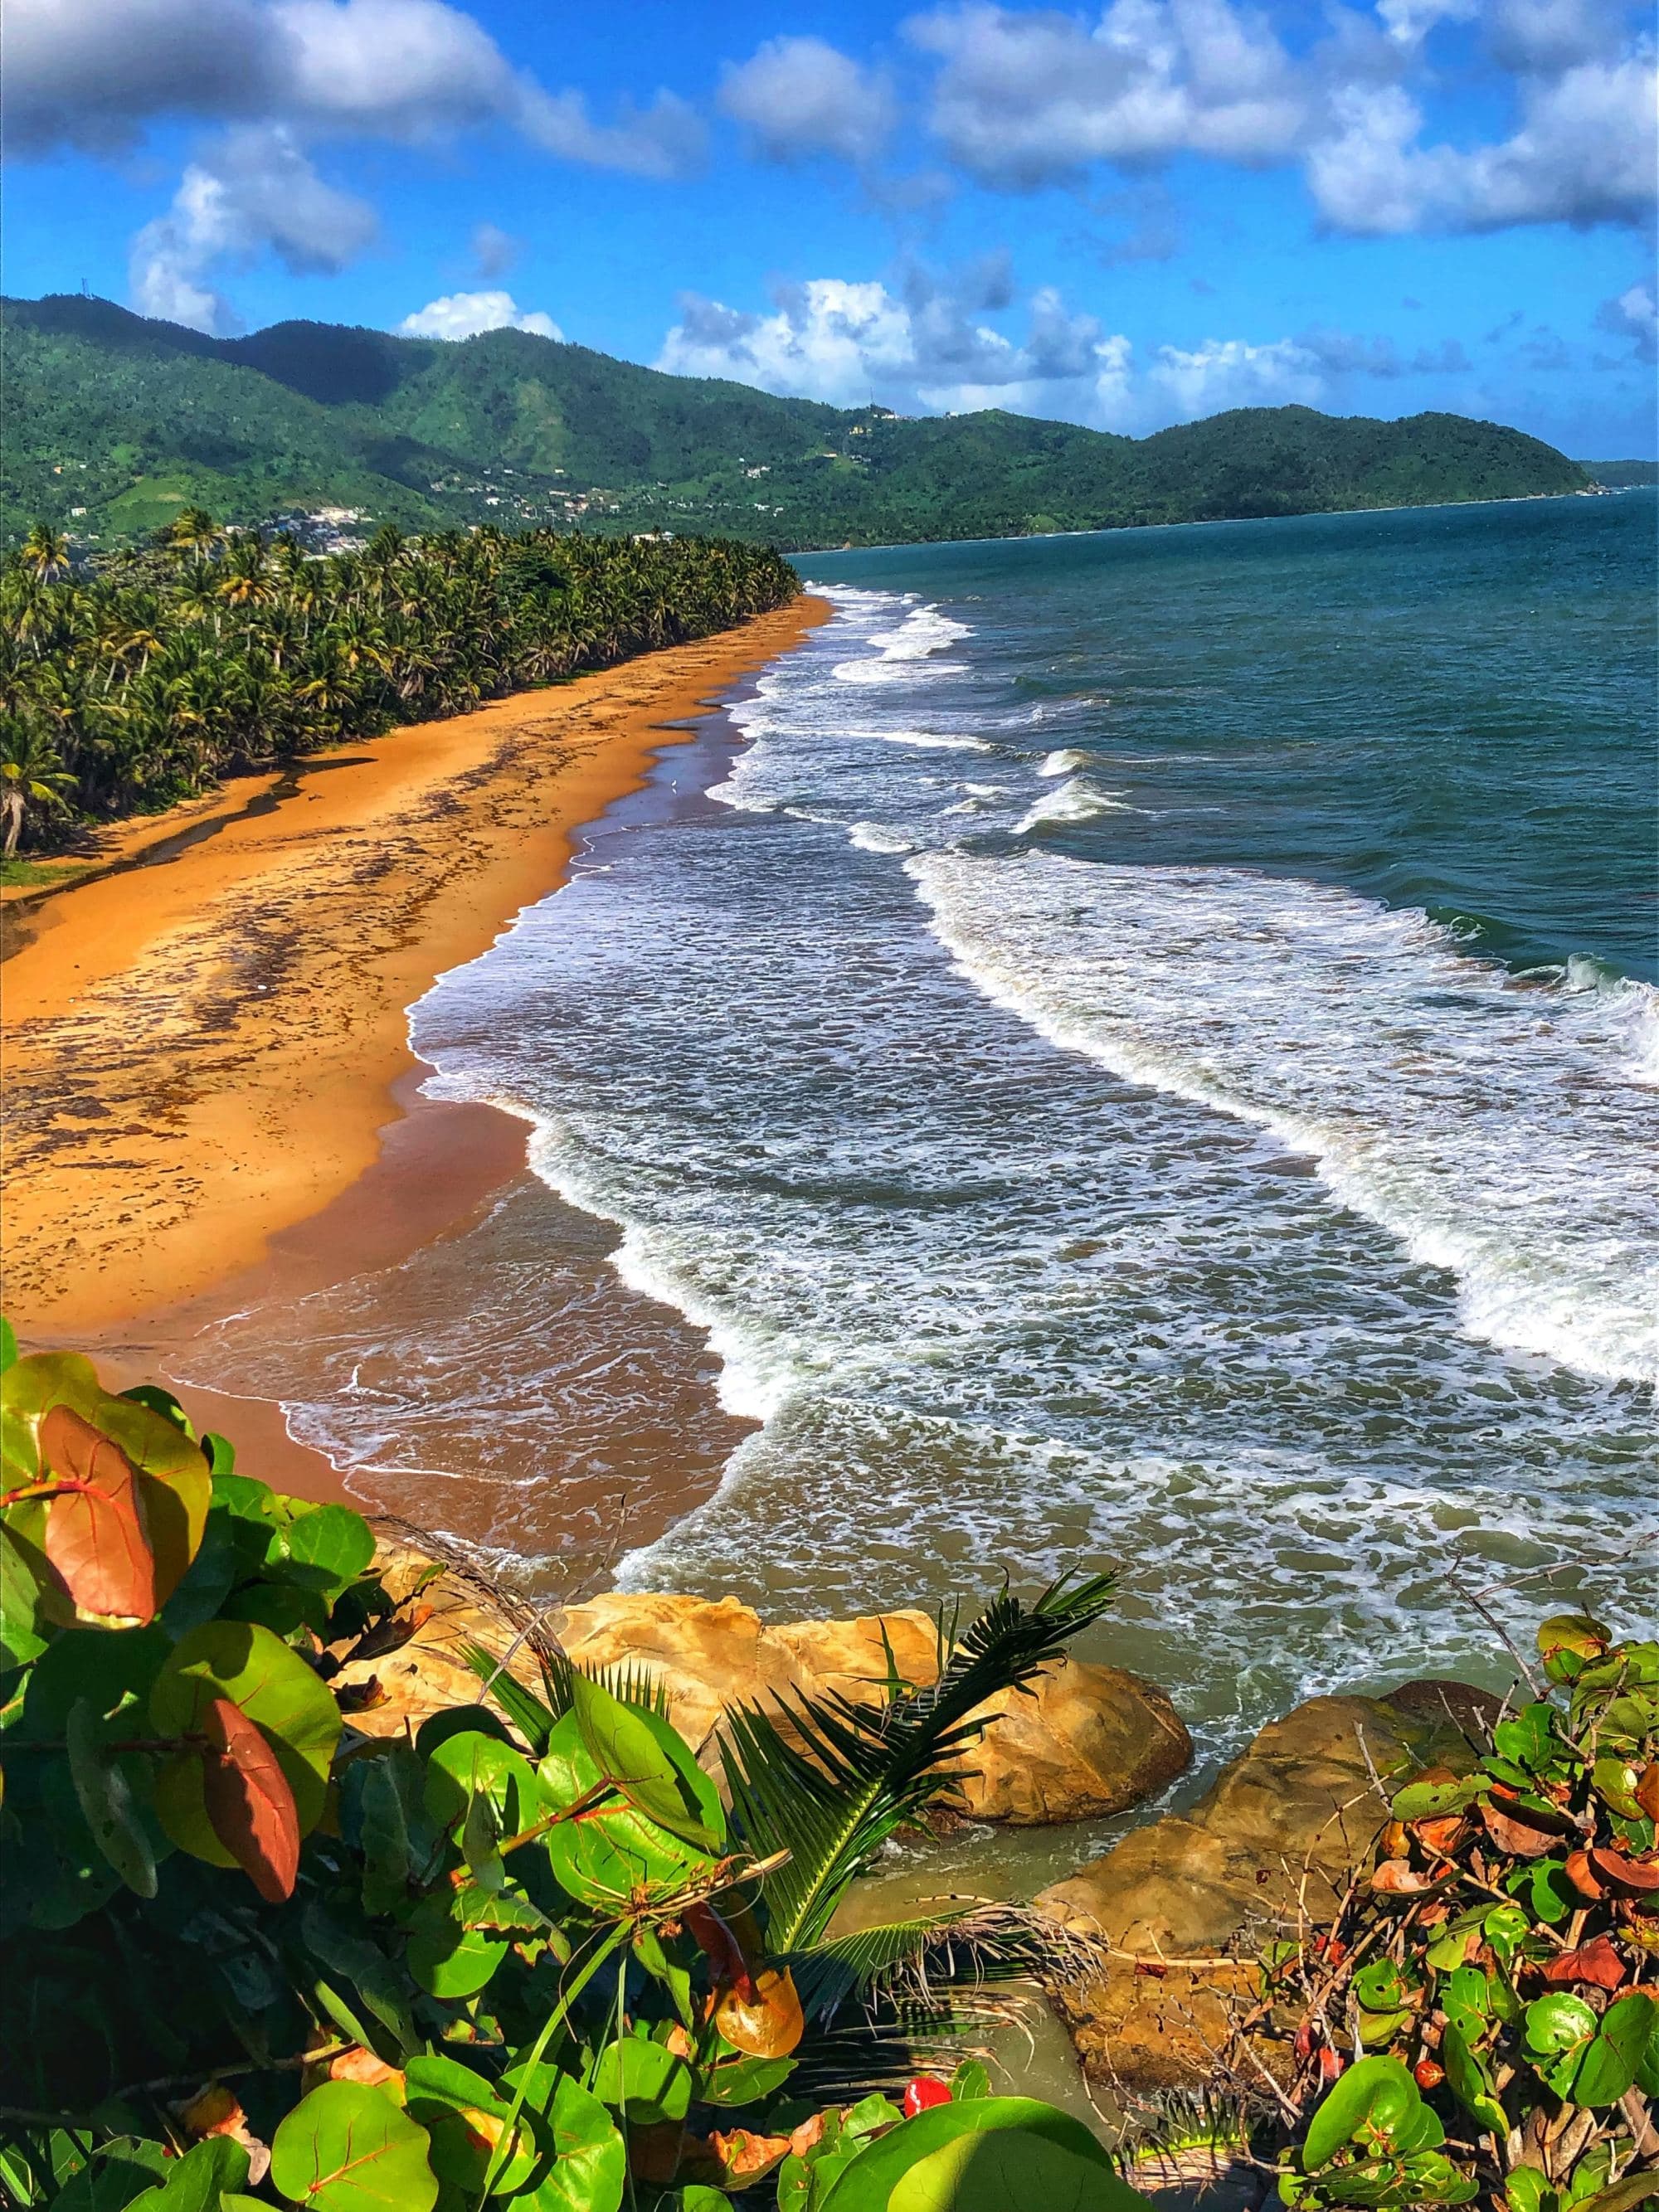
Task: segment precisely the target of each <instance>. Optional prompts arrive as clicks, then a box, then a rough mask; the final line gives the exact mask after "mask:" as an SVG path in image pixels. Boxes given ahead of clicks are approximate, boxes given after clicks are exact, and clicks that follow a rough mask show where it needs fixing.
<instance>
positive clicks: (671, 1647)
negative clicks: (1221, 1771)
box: [337, 1539, 1191, 1823]
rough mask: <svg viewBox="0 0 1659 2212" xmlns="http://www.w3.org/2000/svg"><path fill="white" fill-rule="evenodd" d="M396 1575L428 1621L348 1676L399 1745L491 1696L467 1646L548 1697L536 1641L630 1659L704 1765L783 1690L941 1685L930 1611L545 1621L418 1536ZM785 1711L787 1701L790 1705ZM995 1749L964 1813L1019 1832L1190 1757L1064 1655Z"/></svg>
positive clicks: (1140, 1794)
mask: <svg viewBox="0 0 1659 2212" xmlns="http://www.w3.org/2000/svg"><path fill="white" fill-rule="evenodd" d="M379 1556H380V1571H381V1577H382V1580H383V1581H384V1582H385V1583H386V1588H387V1589H388V1591H389V1592H390V1593H391V1594H392V1595H394V1596H396V1597H398V1598H399V1599H400V1600H404V1601H405V1610H404V1619H405V1620H417V1621H418V1623H419V1625H418V1626H416V1629H415V1631H414V1633H413V1634H412V1635H410V1637H409V1638H408V1640H407V1641H406V1642H404V1644H401V1645H400V1646H399V1647H398V1648H397V1649H395V1650H388V1651H383V1652H381V1653H380V1654H379V1655H377V1656H371V1657H369V1658H367V1659H362V1660H356V1661H354V1662H352V1663H351V1664H350V1665H349V1667H347V1668H344V1669H343V1671H342V1672H341V1674H339V1676H338V1677H337V1680H338V1682H339V1683H340V1684H341V1686H343V1687H346V1688H348V1689H356V1690H357V1691H359V1692H362V1691H363V1690H364V1689H365V1688H366V1686H367V1685H368V1683H369V1681H370V1680H374V1681H375V1682H377V1683H378V1685H379V1686H380V1692H382V1693H383V1701H382V1702H381V1703H380V1704H379V1705H374V1706H368V1707H365V1708H364V1709H363V1710H362V1711H357V1712H354V1713H353V1715H352V1719H353V1724H354V1725H355V1726H356V1728H358V1729H360V1730H361V1731H362V1733H363V1734H365V1735H399V1734H401V1733H402V1732H403V1730H404V1727H405V1726H408V1727H410V1728H414V1729H418V1728H419V1726H420V1724H421V1723H422V1721H423V1720H424V1719H426V1718H427V1717H428V1715H429V1714H431V1713H435V1712H438V1711H443V1710H445V1709H447V1708H448V1707H451V1706H453V1705H467V1704H473V1703H476V1702H477V1701H478V1699H480V1697H481V1695H482V1694H483V1692H482V1686H481V1684H480V1682H479V1680H478V1678H477V1675H476V1674H474V1672H473V1671H472V1669H471V1668H470V1667H469V1666H468V1665H467V1663H466V1660H465V1656H464V1654H465V1647H466V1646H468V1645H469V1644H471V1645H477V1646H480V1647H482V1648H483V1650H487V1651H489V1652H491V1653H492V1654H494V1655H495V1656H496V1657H498V1658H500V1657H507V1662H508V1664H509V1665H510V1666H511V1668H512V1671H513V1674H515V1675H517V1676H518V1678H519V1679H520V1680H521V1681H523V1682H524V1683H525V1684H526V1686H528V1687H530V1688H531V1689H533V1690H538V1691H539V1689H540V1688H541V1679H540V1673H539V1668H538V1664H537V1662H536V1657H535V1654H534V1650H533V1649H532V1644H531V1642H530V1640H529V1639H528V1638H527V1637H526V1636H525V1634H524V1633H523V1632H524V1631H526V1629H527V1628H532V1627H533V1628H534V1629H535V1630H536V1631H537V1632H538V1633H540V1634H542V1635H543V1636H544V1637H545V1636H550V1637H553V1638H556V1639H557V1641H558V1643H559V1644H562V1647H563V1649H564V1650H566V1651H567V1652H568V1654H569V1656H571V1658H573V1659H574V1660H576V1661H578V1662H580V1664H582V1665H583V1666H585V1667H594V1668H620V1667H630V1668H633V1669H634V1670H635V1674H637V1675H639V1676H641V1677H642V1678H649V1679H650V1680H653V1681H654V1682H655V1683H656V1684H657V1685H659V1686H660V1688H661V1689H662V1690H663V1692H664V1693H665V1697H666V1699H667V1704H668V1716H669V1718H670V1720H671V1722H672V1723H673V1725H674V1727H675V1728H676V1729H678V1731H679V1733H680V1734H681V1735H683V1736H684V1738H685V1740H686V1741H687V1742H688V1743H689V1744H690V1746H691V1747H692V1749H693V1750H694V1751H695V1752H696V1753H697V1754H698V1756H699V1757H700V1758H702V1759H703V1760H704V1761H705V1763H706V1764H708V1765H710V1766H711V1767H712V1766H713V1765H714V1762H715V1759H716V1754H717V1751H718V1742H717V1739H716V1736H715V1727H716V1723H717V1722H718V1720H719V1718H720V1713H721V1711H723V1710H724V1709H725V1708H726V1707H727V1706H729V1705H760V1706H763V1707H767V1706H769V1707H770V1708H771V1710H773V1711H779V1705H778V1700H779V1699H780V1697H787V1696H788V1695H799V1696H807V1697H823V1696H826V1695H829V1694H836V1695H839V1696H841V1697H842V1698H845V1699H847V1700H848V1702H849V1703H851V1704H854V1705H865V1704H876V1703H878V1702H880V1701H881V1700H882V1699H884V1697H885V1696H886V1694H887V1691H888V1686H889V1680H890V1672H891V1671H892V1670H895V1669H896V1672H897V1674H898V1676H899V1679H900V1680H902V1682H904V1683H906V1684H907V1685H908V1686H912V1687H925V1686H927V1685H928V1684H930V1683H932V1682H934V1681H936V1680H938V1678H939V1639H938V1631H937V1628H936V1626H935V1624H934V1622H933V1619H932V1617H931V1615H929V1614H927V1613H921V1612H917V1611H907V1612H899V1613H881V1614H870V1615H867V1616H865V1617H862V1618H860V1619H859V1620H798V1621H789V1622H786V1623H784V1624H782V1625H781V1626H772V1627H769V1626H764V1625H763V1623H762V1620H761V1618H760V1615H759V1614H758V1613H757V1612H756V1611H755V1610H754V1608H753V1607H750V1606H748V1605H745V1604H744V1603H743V1602H742V1601H741V1600H740V1599H738V1598H736V1597H732V1596H727V1597H722V1598H716V1599H709V1598H698V1597H683V1596H674V1595H667V1594H665V1593H663V1592H659V1591H623V1590H611V1591H607V1592H605V1593H604V1594H603V1595H600V1596H598V1597H593V1598H589V1599H586V1600H585V1601H583V1602H582V1603H580V1604H579V1605H572V1606H567V1607H551V1608H548V1609H547V1610H546V1611H544V1613H540V1614H539V1615H538V1614H537V1613H535V1612H534V1611H533V1609H532V1608H531V1607H527V1606H525V1605H523V1604H522V1603H520V1602H518V1601H513V1600H511V1599H507V1598H505V1597H501V1596H500V1595H497V1594H495V1593H492V1592H491V1591H490V1590H489V1589H488V1587H487V1586H486V1585H485V1584H484V1583H483V1582H482V1581H480V1580H479V1579H478V1578H477V1577H475V1576H474V1575H473V1574H472V1573H471V1571H470V1570H469V1569H468V1568H467V1567H466V1566H465V1564H464V1563H462V1562H459V1561H450V1562H447V1563H446V1564H445V1565H444V1566H443V1568H442V1571H441V1572H440V1573H439V1574H438V1575H437V1577H436V1578H435V1579H433V1578H432V1562H431V1561H430V1560H429V1559H428V1558H427V1557H426V1556H425V1555H424V1554H423V1553H421V1552H420V1551H419V1550H418V1549H416V1547H413V1546H411V1545H410V1544H408V1543H403V1542H395V1541H390V1540H385V1539H383V1541H382V1543H381V1547H380V1555H379ZM784 1710H785V1711H787V1705H786V1706H785V1707H784ZM986 1710H987V1712H988V1713H989V1714H990V1716H991V1717H992V1725H991V1726H990V1727H989V1728H988V1729H987V1732H986V1735H985V1736H984V1738H983V1739H982V1740H981V1743H980V1744H979V1745H978V1746H977V1747H975V1749H974V1750H973V1751H972V1752H971V1753H969V1755H968V1756H967V1757H966V1758H964V1759H963V1770H964V1771H963V1782H962V1784H961V1797H962V1803H963V1810H964V1811H965V1812H967V1813H969V1814H970V1815H972V1816H973V1817H974V1818H975V1819H979V1820H1009V1821H1013V1822H1016V1823H1031V1822H1037V1821H1051V1820H1091V1819H1097V1818H1099V1817H1101V1816H1103V1815H1104V1814H1110V1813H1115V1812H1120V1811H1121V1810H1122V1809H1123V1808H1125V1807H1126V1806H1128V1805H1132V1804H1136V1803H1139V1802H1140V1800H1141V1799H1142V1798H1144V1797H1146V1796H1149V1795H1151V1794H1152V1792H1153V1791H1154V1790H1158V1789H1161V1788H1162V1787H1163V1785H1164V1783H1166V1782H1167V1781H1168V1780H1169V1779H1170V1778H1171V1777H1172V1776H1173V1775H1175V1774H1176V1773H1179V1772H1180V1771H1181V1769H1182V1767H1183V1766H1184V1765H1186V1763H1187V1760H1188V1758H1189V1757H1190V1755H1191V1744H1190V1741H1189V1740H1188V1735H1187V1732H1186V1730H1185V1729H1184V1728H1182V1724H1181V1722H1180V1720H1179V1719H1178V1718H1177V1717H1176V1713H1175V1711H1174V1709H1173V1708H1172V1707H1171V1706H1170V1703H1169V1700H1168V1699H1166V1698H1165V1697H1164V1695H1163V1693H1162V1692H1161V1691H1158V1690H1157V1689H1155V1688H1154V1687H1153V1686H1152V1684H1150V1683H1148V1682H1144V1681H1142V1680H1140V1678H1139V1676H1138V1675H1133V1674H1124V1673H1122V1672H1121V1671H1120V1670H1119V1669H1117V1668H1110V1667H1091V1666H1087V1665H1085V1664H1083V1663H1082V1662H1078V1661H1075V1660H1072V1659H1062V1660H1060V1661H1059V1662H1055V1664H1054V1665H1053V1666H1051V1667H1049V1668H1046V1669H1045V1670H1044V1671H1043V1673H1042V1674H1041V1675H1040V1676H1039V1677H1038V1678H1037V1679H1036V1681H1035V1682H1034V1684H1033V1685H1032V1694H1030V1695H1029V1696H1022V1695H1016V1694H1014V1693H1012V1692H1010V1693H1008V1694H1007V1695H1006V1696H1004V1697H1001V1698H998V1699H993V1700H992V1701H991V1703H990V1705H988V1706H987V1709H986Z"/></svg>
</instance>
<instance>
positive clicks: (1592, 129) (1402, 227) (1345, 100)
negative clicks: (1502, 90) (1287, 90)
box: [1308, 58, 1659, 236]
mask: <svg viewBox="0 0 1659 2212" xmlns="http://www.w3.org/2000/svg"><path fill="white" fill-rule="evenodd" d="M1656 91H1659V81H1656V75H1655V70H1654V67H1653V64H1652V62H1651V61H1650V60H1649V59H1645V58H1644V59H1636V58H1630V59H1626V60H1624V61H1620V62H1583V63H1580V64H1577V65H1576V66H1575V67H1573V68H1571V69H1569V70H1565V71H1564V72H1563V73H1562V74H1561V75H1560V76H1555V77H1539V78H1534V79H1528V80H1527V81H1525V82H1524V84H1523V88H1522V123H1521V127H1520V128H1519V129H1518V130H1517V131H1516V132H1515V133H1514V134H1513V135H1512V136H1511V137H1509V138H1507V139H1505V140H1504V141H1503V142H1502V143H1500V144H1498V145H1492V146H1481V147H1476V148H1474V149H1469V150H1464V149H1460V148H1455V147H1452V146H1448V145H1427V146H1425V145H1424V144H1423V143H1421V140H1422V132H1423V123H1424V118H1423V114H1422V111H1421V109H1420V108H1419V106H1418V105H1417V103H1416V102H1415V101H1414V100H1413V99H1412V98H1411V97H1410V95H1409V94H1407V93H1406V92H1405V91H1403V90H1402V89H1401V88H1400V87H1399V86H1386V87H1379V88H1369V89H1362V88H1350V89H1349V90H1347V91H1346V92H1344V93H1342V94H1339V95H1338V98H1337V100H1336V101H1335V103H1334V106H1335V115H1336V121H1337V128H1336V131H1335V132H1334V135H1333V136H1332V137H1329V138H1328V139H1326V140H1325V141H1324V142H1323V143H1321V144H1319V145H1316V146H1315V147H1314V148H1313V149H1312V150H1311V152H1310V155H1309V157H1308V183H1309V185H1310V189H1311V191H1312V193H1313V196H1314V200H1315V203H1316V205H1317V206H1318V208H1319V210H1320V212H1321V214H1322V216H1324V217H1325V218H1326V220H1327V221H1328V222H1330V223H1331V224H1333V225H1334V227H1335V228H1339V229H1341V230H1346V231H1349V232H1354V233H1359V234H1370V235H1373V236H1387V235H1389V234H1398V233H1401V232H1407V231H1424V230H1454V231H1480V230H1498V229H1502V228H1506V227H1507V226H1509V225H1511V224H1515V223H1534V222H1567V223H1574V224H1578V225H1581V226H1582V225H1585V224H1589V223H1596V222H1638V221H1639V220H1640V219H1641V217H1642V216H1643V215H1644V212H1645V211H1646V210H1648V209H1649V208H1650V207H1651V205H1652V202H1653V197H1654V176H1655V164H1656V154H1659V144H1656V138H1659V133H1656V126H1655V101H1656Z"/></svg>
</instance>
